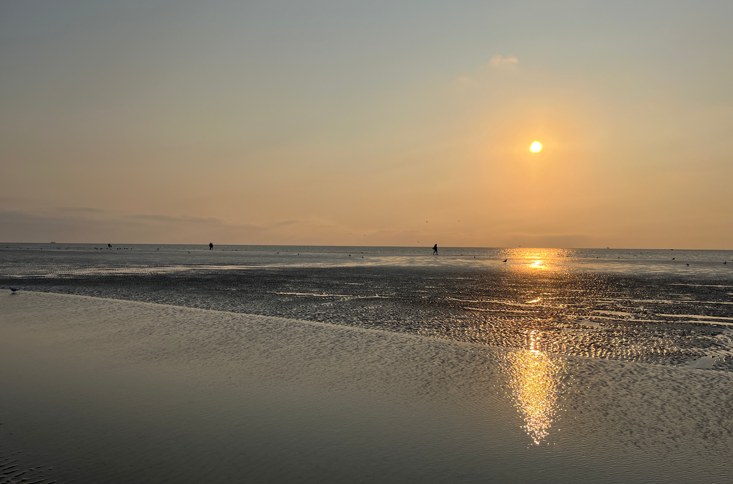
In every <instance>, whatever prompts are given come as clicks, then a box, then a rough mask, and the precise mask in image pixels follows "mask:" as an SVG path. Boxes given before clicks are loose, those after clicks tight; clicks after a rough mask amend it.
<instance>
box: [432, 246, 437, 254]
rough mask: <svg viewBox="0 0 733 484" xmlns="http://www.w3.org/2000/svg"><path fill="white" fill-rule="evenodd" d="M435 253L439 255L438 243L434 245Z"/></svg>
mask: <svg viewBox="0 0 733 484" xmlns="http://www.w3.org/2000/svg"><path fill="white" fill-rule="evenodd" d="M433 255H438V244H435V245H434V246H433Z"/></svg>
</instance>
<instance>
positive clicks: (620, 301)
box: [0, 265, 733, 371]
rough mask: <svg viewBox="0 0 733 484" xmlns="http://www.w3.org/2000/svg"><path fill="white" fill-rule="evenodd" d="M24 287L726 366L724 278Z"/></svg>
mask: <svg viewBox="0 0 733 484" xmlns="http://www.w3.org/2000/svg"><path fill="white" fill-rule="evenodd" d="M3 283H4V284H8V285H9V284H11V283H13V284H16V285H20V286H22V287H23V288H24V289H26V290H34V291H48V292H59V293H65V294H79V295H90V296H97V297H107V298H115V299H125V300H131V301H145V302H155V303H160V304H170V305H177V306H186V307H195V308H201V309H214V310H220V311H230V312H237V313H248V314H259V315H267V316H280V317H286V318H294V319H302V320H307V321H316V322H327V323H332V324H341V325H349V326H356V327H367V328H375V329H381V330H386V331H393V332H400V333H410V334H418V335H424V336H434V337H439V338H448V339H452V340H456V341H468V342H474V343H481V344H487V345H494V346H502V347H510V348H527V347H528V344H529V337H530V334H531V335H533V336H532V338H533V343H532V344H533V345H535V346H536V347H537V348H540V349H542V350H543V351H548V352H552V353H556V354H562V355H575V356H590V357H599V358H608V359H620V360H626V361H644V362H656V363H662V364H673V365H689V364H694V363H695V362H696V361H697V360H699V359H700V358H711V359H712V360H711V361H712V363H711V366H712V367H714V368H717V369H725V370H728V371H730V370H732V369H733V296H731V294H733V284H731V282H730V281H727V280H723V281H718V280H710V279H705V280H696V279H694V278H689V277H687V278H680V277H663V276H655V277H649V276H644V277H641V276H639V277H633V276H620V275H615V274H599V273H584V272H578V271H567V270H563V271H560V270H558V271H532V270H526V268H524V267H520V268H512V267H504V266H499V267H479V268H465V267H460V268H456V267H453V266H447V267H446V266H438V267H419V266H409V267H399V266H398V267H393V266H382V265H379V266H366V267H358V266H346V267H340V266H339V267H300V266H279V267H264V268H263V267H250V268H245V269H243V268H238V269H232V268H227V269H225V270H224V269H221V268H215V269H212V268H210V267H205V268H200V267H189V268H187V270H185V271H174V272H171V273H157V272H153V273H123V274H114V273H107V272H105V273H103V274H99V273H95V272H94V270H90V271H86V272H84V273H81V274H75V275H71V276H66V277H16V278H15V279H12V280H10V279H7V278H6V279H5V280H4V281H0V284H3Z"/></svg>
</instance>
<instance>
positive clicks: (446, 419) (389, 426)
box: [0, 292, 733, 483]
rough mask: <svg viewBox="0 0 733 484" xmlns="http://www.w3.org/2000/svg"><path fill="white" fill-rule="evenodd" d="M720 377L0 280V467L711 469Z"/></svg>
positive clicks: (588, 474) (350, 478)
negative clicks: (27, 288)
mask: <svg viewBox="0 0 733 484" xmlns="http://www.w3.org/2000/svg"><path fill="white" fill-rule="evenodd" d="M530 348H531V345H530ZM732 384H733V375H731V374H730V373H728V372H719V371H710V370H699V369H680V368H671V367H664V366H659V365H652V364H643V363H633V362H619V361H606V360H600V359H586V358H578V357H560V356H557V355H553V354H551V353H544V352H541V351H533V350H531V349H530V350H504V349H501V348H491V347H487V346H484V345H476V344H470V343H460V342H456V341H449V340H441V339H436V338H424V337H420V336H415V335H406V334H396V333H389V332H382V331H373V330H368V329H359V328H351V327H345V326H334V325H329V324H321V323H310V322H303V321H296V320H288V319H282V318H274V317H265V316H253V315H247V314H235V313H228V312H219V311H211V310H202V309H192V308H182V307H174V306H166V305H158V304H150V303H140V302H128V301H119V300H110V299H101V298H91V297H84V296H68V295H57V294H44V293H33V292H21V293H19V294H16V295H14V296H11V295H7V296H3V297H0V388H2V391H3V398H2V399H0V424H1V425H0V483H5V482H16V481H19V480H20V479H23V478H26V479H28V480H29V481H30V482H33V481H36V480H37V481H42V480H44V479H45V480H46V481H42V482H51V481H56V482H90V483H92V482H94V483H98V482H115V483H117V482H120V483H123V482H136V483H138V482H151V483H153V482H156V483H158V482H177V483H180V482H713V483H715V482H721V483H722V482H729V481H730V477H731V475H733V464H731V462H730V455H733V410H732V409H733V397H731V395H730V388H733V385H732ZM21 473H22V474H21Z"/></svg>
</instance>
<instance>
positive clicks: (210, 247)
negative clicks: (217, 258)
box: [209, 242, 214, 250]
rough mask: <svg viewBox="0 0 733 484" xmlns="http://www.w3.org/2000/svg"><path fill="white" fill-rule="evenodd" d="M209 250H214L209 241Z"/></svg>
mask: <svg viewBox="0 0 733 484" xmlns="http://www.w3.org/2000/svg"><path fill="white" fill-rule="evenodd" d="M209 250H214V244H212V243H211V242H209Z"/></svg>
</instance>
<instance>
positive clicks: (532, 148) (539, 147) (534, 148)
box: [529, 141, 542, 153]
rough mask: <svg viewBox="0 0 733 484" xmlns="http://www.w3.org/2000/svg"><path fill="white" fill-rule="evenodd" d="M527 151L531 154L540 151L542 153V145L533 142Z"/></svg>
mask: <svg viewBox="0 0 733 484" xmlns="http://www.w3.org/2000/svg"><path fill="white" fill-rule="evenodd" d="M529 151H531V152H532V153H539V152H540V151H542V143H540V142H539V141H535V142H534V143H532V144H531V145H530V147H529Z"/></svg>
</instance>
